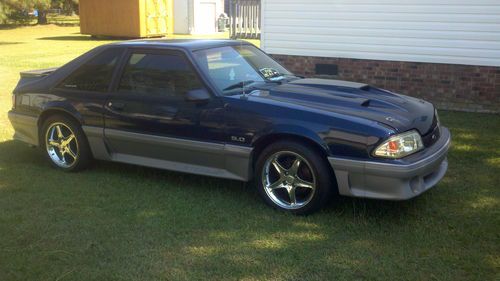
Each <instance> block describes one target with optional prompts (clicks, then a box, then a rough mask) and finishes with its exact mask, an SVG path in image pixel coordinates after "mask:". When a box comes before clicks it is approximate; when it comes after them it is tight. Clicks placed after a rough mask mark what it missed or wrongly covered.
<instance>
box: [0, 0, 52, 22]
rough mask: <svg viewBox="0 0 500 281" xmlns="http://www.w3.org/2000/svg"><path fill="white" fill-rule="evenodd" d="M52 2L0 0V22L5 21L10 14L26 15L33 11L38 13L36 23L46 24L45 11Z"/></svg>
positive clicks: (40, 0)
mask: <svg viewBox="0 0 500 281" xmlns="http://www.w3.org/2000/svg"><path fill="white" fill-rule="evenodd" d="M51 3H52V0H0V21H5V20H6V19H7V18H8V17H10V15H12V13H16V14H21V13H24V14H26V15H27V13H28V12H29V11H31V10H33V9H36V10H37V12H38V17H37V23H38V24H47V10H48V9H49V8H50V5H51Z"/></svg>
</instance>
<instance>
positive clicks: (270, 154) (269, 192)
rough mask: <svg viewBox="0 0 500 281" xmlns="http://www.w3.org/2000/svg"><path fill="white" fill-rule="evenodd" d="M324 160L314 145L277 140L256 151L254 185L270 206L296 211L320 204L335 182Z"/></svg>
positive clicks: (304, 211) (308, 211)
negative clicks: (260, 150) (257, 153)
mask: <svg viewBox="0 0 500 281" xmlns="http://www.w3.org/2000/svg"><path fill="white" fill-rule="evenodd" d="M328 165H329V164H328V161H327V160H326V159H325V157H323V156H322V155H321V154H320V153H318V152H317V151H316V150H315V149H314V148H311V147H310V146H307V145H305V144H303V143H301V142H296V141H279V142H275V143H273V144H271V145H269V146H268V147H267V148H265V149H264V150H263V151H262V153H261V154H260V155H259V157H258V160H257V163H256V168H255V175H254V176H255V177H254V179H255V185H256V187H257V191H258V193H259V195H260V196H261V197H262V198H263V200H264V201H265V202H266V203H267V204H268V205H269V206H271V207H273V208H275V209H279V210H283V211H286V212H290V213H293V214H297V215H306V214H311V213H313V212H315V211H318V210H319V209H321V208H322V207H324V206H325V205H326V204H327V203H328V202H329V200H330V199H331V198H332V196H333V195H334V194H335V190H336V188H337V187H336V183H335V179H334V176H333V172H332V170H331V169H330V167H329V166H328Z"/></svg>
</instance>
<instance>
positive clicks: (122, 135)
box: [83, 126, 253, 181]
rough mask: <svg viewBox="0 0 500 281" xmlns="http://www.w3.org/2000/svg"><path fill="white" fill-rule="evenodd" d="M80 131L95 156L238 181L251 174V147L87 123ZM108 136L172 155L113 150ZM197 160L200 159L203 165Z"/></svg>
mask: <svg viewBox="0 0 500 281" xmlns="http://www.w3.org/2000/svg"><path fill="white" fill-rule="evenodd" d="M83 131H84V132H85V134H86V135H87V139H88V141H89V145H90V148H91V150H92V154H93V155H94V158H96V159H100V160H108V161H115V162H122V163H127V164H134V165H140V166H146V167H152V168H159V169H165V170H171V171H176V172H183V173H190V174H197V175H204V176H212V177H218V178H226V179H233V180H240V181H248V180H250V179H251V176H252V174H253V171H252V165H251V164H252V163H251V154H252V150H253V148H252V147H246V146H238V145H230V144H220V143H211V142H200V141H193V140H185V139H178V138H170V137H162V136H153V135H145V134H138V133H131V132H126V131H120V130H113V129H106V130H104V129H103V128H98V127H89V126H83ZM108 139H109V140H110V141H111V142H112V143H113V142H117V141H119V142H122V143H123V144H128V145H127V146H130V147H132V146H134V147H137V146H138V145H139V146H141V145H143V146H148V148H154V149H155V150H157V151H167V152H168V151H173V152H175V153H173V154H175V157H168V156H169V154H168V153H167V154H166V157H167V158H160V157H158V158H156V157H151V156H144V155H142V154H140V149H139V150H137V149H134V150H136V151H137V153H134V154H129V153H122V152H114V151H112V149H111V148H110V146H109V145H108ZM164 155H165V154H164ZM193 155H195V157H193ZM172 156H174V155H172ZM164 157H165V156H164ZM173 159H175V160H173ZM216 159H223V161H222V163H221V161H217V160H216ZM199 163H204V165H200V164H199Z"/></svg>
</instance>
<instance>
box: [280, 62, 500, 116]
mask: <svg viewBox="0 0 500 281" xmlns="http://www.w3.org/2000/svg"><path fill="white" fill-rule="evenodd" d="M272 56H273V57H274V58H275V59H276V60H277V61H279V62H280V63H281V64H283V65H284V66H285V67H286V68H288V69H289V70H291V71H292V72H294V73H295V74H297V75H304V76H306V77H324V78H332V79H340V80H349V81H356V82H363V83H367V84H370V85H374V86H377V87H380V88H384V89H387V90H390V91H393V92H397V93H401V94H405V95H409V96H414V97H419V98H423V99H425V100H427V101H430V102H432V103H434V104H435V105H436V106H437V107H438V108H440V109H450V110H460V111H473V112H489V113H500V67H490V66H471V65H454V64H437V63H417V62H399V61H379V60H362V59H345V58H322V57H303V56H287V55H272ZM316 64H327V65H336V68H337V69H336V70H335V67H332V70H333V71H334V72H337V73H336V74H332V75H318V74H317V73H316Z"/></svg>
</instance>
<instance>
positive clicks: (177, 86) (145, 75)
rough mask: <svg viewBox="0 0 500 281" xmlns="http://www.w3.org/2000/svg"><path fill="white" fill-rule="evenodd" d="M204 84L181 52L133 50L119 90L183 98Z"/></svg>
mask: <svg viewBox="0 0 500 281" xmlns="http://www.w3.org/2000/svg"><path fill="white" fill-rule="evenodd" d="M202 87H203V86H202V83H201V82H200V80H199V79H198V77H197V75H196V73H195V72H194V70H193V69H192V67H191V66H190V64H189V63H188V61H187V60H186V59H185V58H184V57H183V55H181V54H179V55H177V54H151V53H133V54H132V55H131V56H130V58H129V60H128V62H127V65H126V66H125V69H124V70H123V75H122V77H121V80H120V84H119V87H118V90H120V91H126V92H133V93H137V94H145V95H153V96H164V97H178V98H181V97H184V95H185V93H186V92H188V91H190V90H194V89H199V88H202Z"/></svg>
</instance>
